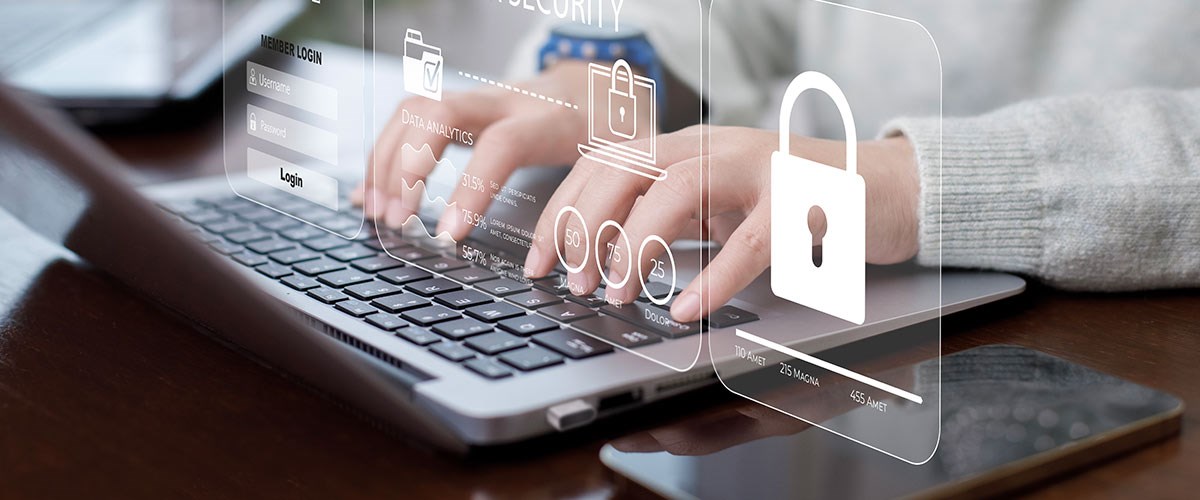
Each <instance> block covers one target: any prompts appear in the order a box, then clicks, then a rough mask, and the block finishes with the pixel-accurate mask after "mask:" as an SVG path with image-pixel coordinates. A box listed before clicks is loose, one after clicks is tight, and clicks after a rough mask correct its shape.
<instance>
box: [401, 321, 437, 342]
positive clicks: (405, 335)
mask: <svg viewBox="0 0 1200 500" xmlns="http://www.w3.org/2000/svg"><path fill="white" fill-rule="evenodd" d="M396 336H397V337H400V338H402V339H404V340H407V341H409V342H412V343H414V344H417V345H419V346H427V345H429V344H432V343H434V342H441V340H442V337H441V336H439V335H437V334H435V333H433V332H431V331H429V330H426V329H424V328H421V327H416V326H410V327H408V328H401V329H399V330H396Z"/></svg>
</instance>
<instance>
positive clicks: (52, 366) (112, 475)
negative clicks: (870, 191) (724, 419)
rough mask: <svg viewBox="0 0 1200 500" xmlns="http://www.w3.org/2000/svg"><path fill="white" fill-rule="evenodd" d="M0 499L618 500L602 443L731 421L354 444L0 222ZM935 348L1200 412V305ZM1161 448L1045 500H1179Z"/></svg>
mask: <svg viewBox="0 0 1200 500" xmlns="http://www.w3.org/2000/svg"><path fill="white" fill-rule="evenodd" d="M217 132H218V130H217V127H216V125H215V123H212V122H206V123H202V124H201V125H199V126H197V127H196V128H195V129H194V130H184V131H172V132H164V133H157V134H150V135H148V134H132V133H125V134H119V135H109V136H107V137H106V138H105V139H106V141H107V142H108V144H109V145H110V146H112V147H113V148H114V150H116V151H117V152H118V153H119V154H120V155H122V156H124V157H126V158H128V159H129V160H130V161H131V162H132V163H133V164H134V165H136V166H135V171H136V175H137V176H138V177H139V178H141V179H143V180H145V181H162V180H165V179H170V178H183V177H188V176H194V175H201V174H211V173H216V172H220V163H219V161H220V157H219V155H220V143H219V139H218V135H217ZM0 263H3V264H2V265H0V497H5V498H42V497H70V498H80V497H150V498H189V497H256V498H282V497H289V498H304V497H314V498H328V497H368V496H369V497H381V496H388V497H441V498H445V497H458V498H461V497H467V496H475V495H479V496H480V497H483V498H486V497H516V496H520V497H562V496H589V495H597V496H604V495H609V494H613V493H619V492H622V491H623V490H621V489H620V486H619V485H620V484H621V483H620V481H618V480H617V479H616V478H614V477H613V476H612V475H611V474H610V473H608V472H607V470H606V469H605V467H604V466H603V465H602V464H601V463H600V461H599V460H598V458H597V452H598V450H599V449H600V447H601V446H602V445H603V444H604V443H605V442H607V441H608V440H611V439H614V438H617V437H620V436H622V435H626V434H629V433H632V432H635V431H638V430H644V429H647V428H649V427H652V426H658V425H664V424H667V423H670V422H675V421H679V420H680V419H686V418H688V417H689V416H690V415H695V414H696V413H697V412H705V411H708V410H710V409H711V408H715V407H722V406H728V405H732V404H737V402H736V401H734V398H733V397H732V396H729V395H728V394H725V393H723V392H721V391H720V390H707V391H701V392H699V393H697V394H694V395H691V396H687V397H684V398H682V399H677V400H674V401H671V402H668V403H666V404H660V405H656V406H655V407H652V408H650V409H649V410H648V411H642V412H637V413H635V414H632V415H628V416H625V417H622V418H620V419H618V420H617V421H614V422H609V423H605V424H602V425H598V426H595V427H593V428H591V429H589V430H587V431H585V432H582V433H579V434H576V435H572V436H565V437H562V436H560V437H555V438H551V439H546V440H541V441H538V442H535V443H533V444H530V445H528V446H523V447H520V448H519V449H516V450H514V451H513V452H511V453H503V454H495V455H492V456H483V457H473V458H470V459H466V460H463V459H459V458H454V457H449V456H444V455H441V454H439V453H437V452H434V451H430V450H427V449H424V448H422V447H419V446H416V445H413V444H411V443H410V442H409V441H407V440H405V439H403V438H401V437H395V436H392V435H390V434H387V433H384V432H382V431H380V430H377V429H375V428H372V427H369V426H367V425H365V424H364V423H363V421H361V420H359V419H357V418H356V417H354V416H353V415H351V414H350V413H349V412H347V411H345V410H343V409H341V408H339V407H338V406H336V405H335V404H333V403H331V402H330V401H328V400H325V399H323V398H321V397H319V396H317V395H314V394H313V393H311V392H309V391H307V390H306V389H303V388H301V387H300V386H298V385H296V384H294V383H292V382H290V381H289V380H287V379H285V378H283V377H281V376H280V375H279V374H277V373H275V372H272V371H270V370H268V369H266V368H264V367H262V366H260V365H257V364H255V363H254V362H252V361H250V360H248V359H247V358H245V357H243V356H241V355H240V354H238V353H236V352H234V351H232V350H230V349H227V348H226V347H224V346H222V345H220V344H218V343H217V342H214V341H213V340H211V339H209V338H207V337H205V336H203V335H202V334H200V333H197V332H196V331H194V330H193V329H191V328H190V327H189V326H188V324H187V323H186V322H184V321H182V320H180V319H177V318H175V317H172V316H171V315H169V314H167V313H164V312H162V311H160V310H158V309H156V308H155V307H154V306H152V305H150V304H149V303H147V302H146V301H144V300H142V299H141V298H139V297H138V296H137V295H136V293H133V292H131V291H129V290H127V289H125V288H124V287H122V286H120V285H119V284H117V283H115V282H114V281H113V280H112V279H110V278H107V277H105V276H103V275H100V274H98V273H96V272H95V271H93V270H90V269H88V268H87V266H86V265H84V264H81V263H78V262H77V261H74V260H73V259H72V258H71V256H70V255H68V254H66V253H65V252H63V251H62V250H60V249H58V248H57V247H55V246H53V245H50V244H49V243H46V242H45V241H43V240H40V239H39V238H37V237H36V236H33V235H32V234H30V233H28V232H27V231H26V230H24V229H22V228H20V227H19V226H18V225H17V224H16V223H15V222H13V221H11V220H8V219H7V218H6V217H3V216H0ZM943 331H944V339H945V340H944V351H945V352H947V353H949V352H955V351H958V350H962V349H966V348H970V347H974V346H978V345H984V344H991V343H1010V344H1018V345H1023V346H1028V347H1032V348H1036V349H1040V350H1043V351H1045V352H1048V353H1051V354H1054V355H1058V356H1061V357H1063V358H1066V359H1069V360H1072V361H1076V362H1079V363H1082V364H1084V365H1087V366H1090V367H1093V368H1097V369H1100V370H1104V371H1107V372H1111V373H1113V374H1115V375H1118V376H1121V377H1124V378H1127V379H1130V380H1132V381H1134V382H1137V383H1140V384H1144V385H1147V386H1151V387H1155V388H1158V389H1161V390H1165V391H1168V392H1171V393H1173V394H1175V395H1177V396H1180V397H1182V398H1183V399H1184V400H1185V401H1186V402H1187V403H1188V404H1189V405H1197V404H1200V294H1198V293H1196V292H1195V291H1175V292H1155V293H1139V294H1122V295H1095V294H1072V293H1063V292H1058V291H1053V290H1048V289H1045V288H1042V287H1038V286H1032V287H1031V289H1030V291H1029V292H1028V293H1026V294H1025V295H1023V296H1021V297H1018V298H1016V299H1012V300H1009V301H1006V302H1005V303H1001V304H997V305H992V306H989V307H986V308H983V309H978V310H974V311H970V312H967V313H963V314H960V315H958V316H953V317H950V318H947V320H946V321H945V322H944V327H943ZM1196 425H1197V418H1196V416H1195V412H1191V411H1189V412H1187V413H1185V417H1184V431H1183V433H1182V435H1180V436H1179V437H1177V438H1172V439H1170V440H1168V441H1165V442H1162V443H1160V444H1157V445H1154V446H1152V447H1149V448H1146V449H1143V450H1141V451H1137V452H1135V453H1132V454H1129V455H1126V456H1123V457H1121V458H1118V459H1114V460H1111V461H1108V462H1106V463H1104V464H1101V465H1099V466H1095V467H1092V468H1090V469H1088V470H1085V471H1082V472H1079V473H1076V474H1073V475H1070V476H1067V477H1064V478H1060V479H1059V480H1056V481H1055V482H1053V483H1050V484H1047V485H1044V486H1042V487H1040V488H1038V489H1036V490H1034V491H1032V492H1031V493H1032V494H1033V495H1035V496H1046V497H1072V498H1074V497H1079V496H1083V495H1087V496H1143V497H1171V496H1174V497H1187V496H1191V495H1192V494H1193V493H1194V491H1193V490H1192V484H1191V481H1192V480H1194V478H1195V476H1196V472H1197V471H1200V434H1196V433H1195V432H1192V431H1193V429H1194V428H1195V427H1196Z"/></svg>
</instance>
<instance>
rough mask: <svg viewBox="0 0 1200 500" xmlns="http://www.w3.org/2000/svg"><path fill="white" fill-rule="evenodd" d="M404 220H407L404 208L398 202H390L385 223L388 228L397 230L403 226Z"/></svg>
mask: <svg viewBox="0 0 1200 500" xmlns="http://www.w3.org/2000/svg"><path fill="white" fill-rule="evenodd" d="M405 219H408V210H407V209H405V208H404V204H403V203H401V202H400V200H395V199H393V200H391V201H389V202H388V205H387V217H386V218H385V222H386V224H387V226H388V227H390V228H392V229H397V228H399V227H401V226H403V225H404V221H405Z"/></svg>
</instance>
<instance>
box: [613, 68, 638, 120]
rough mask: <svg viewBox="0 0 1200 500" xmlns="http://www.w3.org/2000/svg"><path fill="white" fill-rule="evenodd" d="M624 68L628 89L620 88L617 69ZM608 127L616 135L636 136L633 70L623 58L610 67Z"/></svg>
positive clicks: (635, 97) (635, 99)
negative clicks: (610, 83)
mask: <svg viewBox="0 0 1200 500" xmlns="http://www.w3.org/2000/svg"><path fill="white" fill-rule="evenodd" d="M618 69H624V70H625V76H626V77H628V78H629V86H628V87H627V88H628V91H624V90H621V88H620V87H621V84H620V81H619V80H617V70H618ZM608 129H609V131H611V132H612V133H613V135H616V136H617V137H622V138H625V139H629V140H633V138H634V137H637V96H635V95H633V70H632V69H630V68H629V63H627V62H625V60H624V59H618V60H617V62H615V63H613V67H612V85H610V86H609V88H608Z"/></svg>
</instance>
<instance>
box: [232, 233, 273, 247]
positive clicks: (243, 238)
mask: <svg viewBox="0 0 1200 500" xmlns="http://www.w3.org/2000/svg"><path fill="white" fill-rule="evenodd" d="M270 237H271V233H268V232H266V231H263V230H260V229H251V230H249V231H238V232H236V233H229V234H227V235H225V239H227V240H229V241H232V242H234V243H238V244H246V243H250V242H254V241H261V240H265V239H267V238H270Z"/></svg>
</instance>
